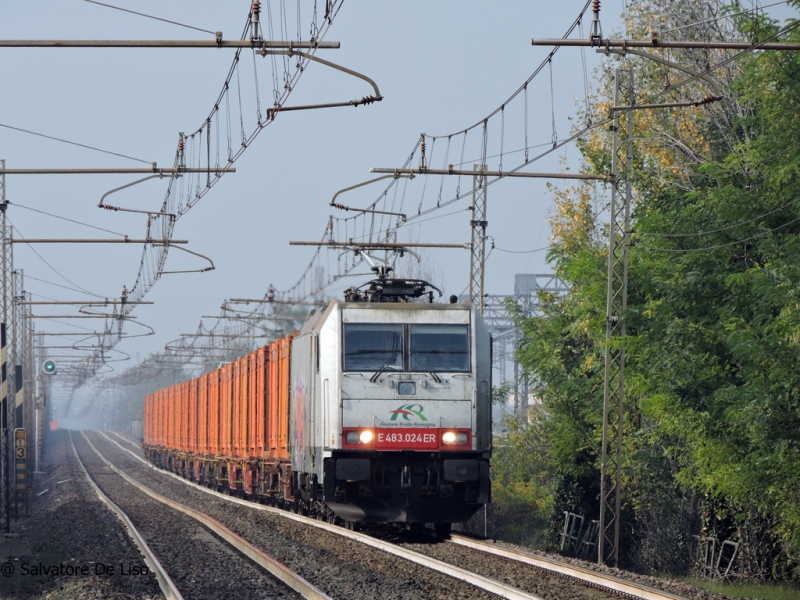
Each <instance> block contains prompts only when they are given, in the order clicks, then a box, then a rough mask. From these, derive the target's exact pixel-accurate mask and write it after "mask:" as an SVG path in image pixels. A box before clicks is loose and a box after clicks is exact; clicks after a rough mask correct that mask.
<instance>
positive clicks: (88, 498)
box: [0, 430, 163, 600]
mask: <svg viewBox="0 0 800 600" xmlns="http://www.w3.org/2000/svg"><path fill="white" fill-rule="evenodd" d="M44 465H45V466H44V473H43V474H41V475H38V474H37V475H35V479H34V480H33V481H32V482H31V484H32V485H31V488H32V489H31V494H30V497H29V506H28V515H29V516H28V517H21V518H20V519H19V520H17V521H12V525H11V531H12V532H11V533H10V534H6V535H0V565H2V573H3V574H2V575H0V597H2V598H9V597H10V598H22V599H28V598H88V599H100V598H103V599H105V598H115V599H119V600H131V599H134V598H135V599H138V600H155V599H156V598H159V599H161V598H163V596H162V595H161V591H160V590H159V587H158V583H157V581H156V578H155V576H154V575H153V574H149V573H141V571H142V569H143V568H145V563H144V560H143V558H142V556H141V555H140V554H139V551H138V549H137V548H136V546H135V545H134V543H133V541H132V540H131V539H130V538H129V537H128V534H127V532H126V530H125V528H124V527H123V525H122V524H121V523H120V522H119V520H118V519H117V518H116V516H114V515H113V514H112V513H111V511H110V510H108V508H106V505H105V504H103V503H102V502H101V501H100V500H99V499H98V497H97V495H96V494H95V492H94V489H93V488H92V487H91V485H90V484H89V482H88V481H87V479H86V476H85V475H84V474H83V471H81V469H80V467H79V466H78V463H77V461H76V460H75V455H74V454H73V453H72V447H71V446H70V443H69V434H68V432H67V431H63V430H62V431H55V432H52V433H49V434H48V436H47V437H46V446H45V448H44ZM6 564H8V565H10V566H6ZM120 565H124V566H125V569H126V572H127V573H130V572H132V571H139V572H140V573H141V574H139V575H135V576H134V575H124V574H123V573H122V569H120ZM106 566H114V567H115V569H114V573H113V574H111V573H109V570H108V569H106V568H105V567H106ZM34 568H36V569H38V571H39V572H38V573H36V572H35V571H34ZM11 569H13V571H14V573H13V574H11V575H10V576H9V573H8V571H9V570H11ZM44 569H47V570H48V572H49V573H52V572H53V569H56V570H57V571H56V573H57V574H55V575H54V574H46V575H45V574H44V573H43V571H44Z"/></svg>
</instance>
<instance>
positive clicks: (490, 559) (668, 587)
mask: <svg viewBox="0 0 800 600" xmlns="http://www.w3.org/2000/svg"><path fill="white" fill-rule="evenodd" d="M112 437H113V436H112ZM115 439H116V441H118V442H120V443H122V444H123V447H128V448H130V449H131V450H133V451H135V452H137V454H139V455H141V452H140V451H139V448H138V445H137V444H136V443H135V442H133V441H132V440H130V439H128V438H126V441H125V442H123V441H122V440H119V439H118V438H115ZM368 533H371V534H375V535H376V536H378V537H381V538H382V539H387V541H397V542H399V543H402V544H404V545H407V546H408V547H409V548H410V549H413V550H416V551H417V552H420V553H421V554H426V555H428V556H432V557H434V558H438V559H439V560H442V561H445V562H451V563H454V564H458V565H459V566H461V567H464V568H467V569H469V570H471V571H473V572H474V573H478V574H481V575H484V576H486V577H492V578H493V579H497V580H499V581H502V582H504V583H507V584H509V585H513V586H515V587H519V588H520V589H522V590H525V591H528V592H530V593H534V594H537V595H540V596H542V597H543V598H547V599H549V598H559V599H560V598H568V597H570V598H582V597H586V598H606V597H608V595H607V594H606V593H605V592H602V591H599V590H594V589H591V588H586V587H583V586H581V585H580V584H578V583H574V582H572V581H570V580H569V579H566V578H562V577H557V576H549V577H547V578H546V579H547V580H550V581H552V584H550V583H547V582H546V581H545V582H543V578H542V572H541V571H539V570H537V569H534V568H532V567H529V566H524V567H522V568H520V567H519V563H515V562H514V561H510V560H506V559H503V558H500V557H494V556H492V555H491V554H487V553H485V552H479V551H476V550H470V549H469V548H465V547H463V546H455V545H454V544H445V545H442V544H435V543H434V544H431V543H429V542H425V541H423V540H420V539H419V538H418V537H413V536H410V535H409V534H408V533H407V532H400V531H397V530H395V532H391V531H390V532H389V533H387V530H386V529H385V528H375V529H372V528H371V530H370V531H369V532H368ZM392 536H394V537H395V538H396V539H391V538H392ZM487 541H488V542H490V543H494V544H496V545H497V546H498V547H503V548H507V549H509V550H516V551H521V552H529V553H530V552H532V551H531V549H530V548H525V547H523V546H517V545H514V544H509V543H505V542H501V541H497V540H487ZM534 553H535V554H537V555H539V556H544V557H547V558H551V559H554V560H558V561H562V562H566V563H568V564H571V565H575V566H579V567H583V568H585V569H589V570H592V571H596V572H599V573H604V574H607V575H612V576H614V577H619V578H620V579H625V580H628V581H633V582H636V583H639V584H642V585H646V586H648V587H652V588H655V589H660V590H664V591H666V592H670V593H672V594H675V595H677V596H682V597H684V598H689V599H691V600H731V597H730V596H725V595H724V594H718V593H714V592H710V591H708V590H704V589H703V588H699V587H697V586H694V585H691V584H689V583H686V582H683V581H679V580H675V579H667V578H661V577H652V576H649V575H640V574H637V573H633V572H630V571H624V570H622V569H615V568H612V567H608V566H600V565H598V564H597V563H595V562H589V561H586V560H581V559H578V558H571V557H564V556H561V555H559V554H548V553H545V552H540V551H535V552H534ZM550 585H553V586H554V588H553V587H549V586H550ZM553 589H555V590H556V591H555V592H554V591H553ZM581 594H585V596H582V595H581ZM593 594H595V595H593ZM597 594H599V595H597Z"/></svg>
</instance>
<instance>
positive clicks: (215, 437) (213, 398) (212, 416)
mask: <svg viewBox="0 0 800 600" xmlns="http://www.w3.org/2000/svg"><path fill="white" fill-rule="evenodd" d="M219 375H220V372H219V369H217V370H214V371H211V372H210V373H209V374H208V451H209V453H210V454H215V455H216V454H219Z"/></svg>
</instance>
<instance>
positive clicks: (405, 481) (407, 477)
mask: <svg viewBox="0 0 800 600" xmlns="http://www.w3.org/2000/svg"><path fill="white" fill-rule="evenodd" d="M400 489H402V490H408V489H411V469H409V468H408V465H406V466H405V467H403V470H402V472H401V473H400Z"/></svg>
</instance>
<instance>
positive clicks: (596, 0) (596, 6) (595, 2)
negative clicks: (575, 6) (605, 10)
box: [592, 0, 600, 13]
mask: <svg viewBox="0 0 800 600" xmlns="http://www.w3.org/2000/svg"><path fill="white" fill-rule="evenodd" d="M592 12H596V13H599V12H600V0H592Z"/></svg>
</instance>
